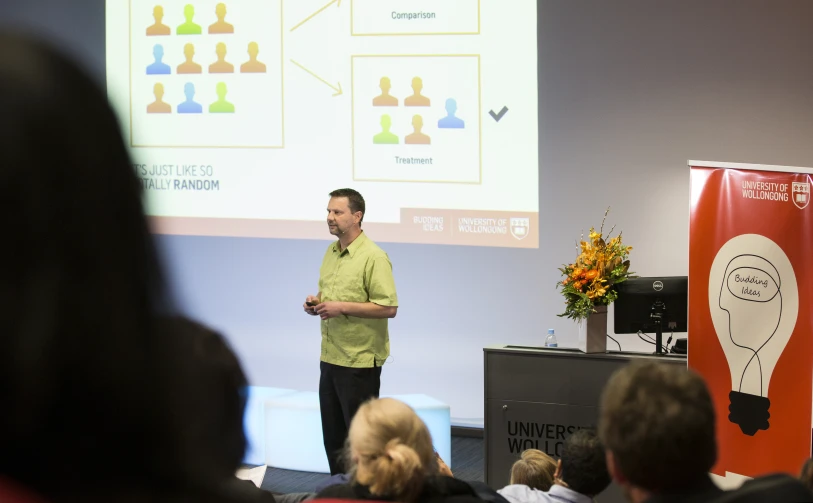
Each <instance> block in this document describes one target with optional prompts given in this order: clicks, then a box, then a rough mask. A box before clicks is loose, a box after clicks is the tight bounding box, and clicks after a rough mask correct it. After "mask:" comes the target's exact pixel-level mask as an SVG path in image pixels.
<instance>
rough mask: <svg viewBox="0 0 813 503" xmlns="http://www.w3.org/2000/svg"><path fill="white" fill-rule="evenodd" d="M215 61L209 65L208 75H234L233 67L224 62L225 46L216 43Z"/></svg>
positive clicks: (221, 43)
mask: <svg viewBox="0 0 813 503" xmlns="http://www.w3.org/2000/svg"><path fill="white" fill-rule="evenodd" d="M215 53H217V61H215V62H214V63H212V64H211V65H209V73H234V65H233V64H231V63H229V62H228V61H226V44H224V43H223V42H218V44H217V48H216V49H215Z"/></svg>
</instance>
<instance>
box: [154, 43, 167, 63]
mask: <svg viewBox="0 0 813 503" xmlns="http://www.w3.org/2000/svg"><path fill="white" fill-rule="evenodd" d="M152 55H153V56H154V57H155V61H156V62H157V63H160V62H161V60H162V59H164V46H163V45H161V44H155V45H154V46H153V48H152Z"/></svg>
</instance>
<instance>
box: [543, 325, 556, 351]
mask: <svg viewBox="0 0 813 503" xmlns="http://www.w3.org/2000/svg"><path fill="white" fill-rule="evenodd" d="M558 346H559V344H558V343H557V342H556V334H554V333H553V329H552V328H549V329H548V336H547V337H545V347H546V348H555V347H558Z"/></svg>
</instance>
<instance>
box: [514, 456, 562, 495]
mask: <svg viewBox="0 0 813 503" xmlns="http://www.w3.org/2000/svg"><path fill="white" fill-rule="evenodd" d="M555 472H556V461H555V460H554V459H553V458H552V457H550V456H548V455H547V454H545V453H544V452H542V451H540V450H537V449H528V450H526V451H523V453H522V456H521V457H520V459H519V460H517V461H516V462H515V463H514V465H513V466H512V467H511V484H524V485H526V486H528V487H531V488H533V489H539V490H540V491H547V490H548V489H550V487H551V486H552V485H553V474H554V473H555Z"/></svg>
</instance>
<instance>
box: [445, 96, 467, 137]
mask: <svg viewBox="0 0 813 503" xmlns="http://www.w3.org/2000/svg"><path fill="white" fill-rule="evenodd" d="M456 112H457V101H455V99H454V98H449V99H448V100H446V117H444V118H442V119H440V120H439V121H438V128H441V129H463V128H465V127H466V126H465V123H464V122H463V119H461V118H459V117H455V115H454V114H455V113H456Z"/></svg>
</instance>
